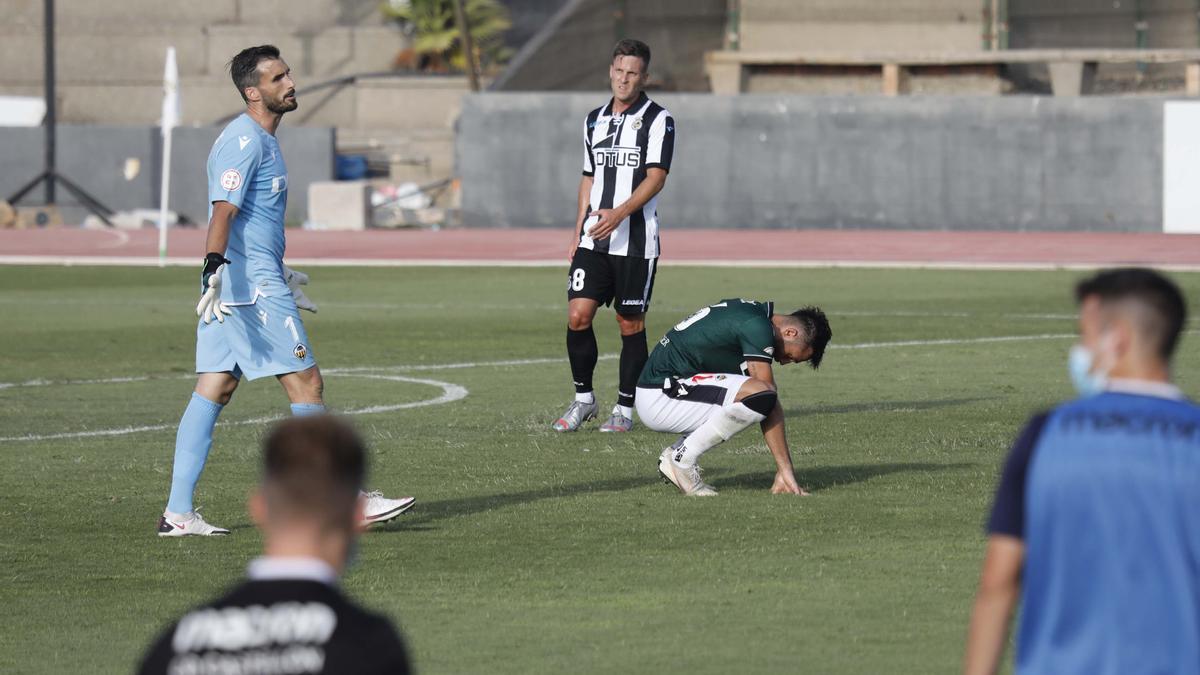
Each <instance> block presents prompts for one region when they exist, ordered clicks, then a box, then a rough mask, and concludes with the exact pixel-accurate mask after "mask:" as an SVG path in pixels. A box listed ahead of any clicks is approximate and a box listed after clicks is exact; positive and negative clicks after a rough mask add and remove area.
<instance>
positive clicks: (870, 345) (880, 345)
mask: <svg viewBox="0 0 1200 675" xmlns="http://www.w3.org/2000/svg"><path fill="white" fill-rule="evenodd" d="M1067 338H1073V339H1078V338H1079V335H1078V334H1076V333H1054V334H1046V335H1002V336H997V337H982V338H948V339H945V340H897V341H895V342H862V343H859V344H856V345H839V344H836V343H835V344H831V345H829V349H884V348H888V347H934V346H941V345H971V344H982V343H987V342H1028V341H1031V340H1065V339H1067Z"/></svg>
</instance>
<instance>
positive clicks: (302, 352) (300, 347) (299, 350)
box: [292, 343, 308, 361]
mask: <svg viewBox="0 0 1200 675" xmlns="http://www.w3.org/2000/svg"><path fill="white" fill-rule="evenodd" d="M292 354H294V355H295V356H296V358H298V359H300V360H301V361H303V360H304V357H306V356H308V347H305V346H304V343H298V344H297V345H296V348H295V349H293V350H292Z"/></svg>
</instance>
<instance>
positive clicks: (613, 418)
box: [600, 406, 633, 433]
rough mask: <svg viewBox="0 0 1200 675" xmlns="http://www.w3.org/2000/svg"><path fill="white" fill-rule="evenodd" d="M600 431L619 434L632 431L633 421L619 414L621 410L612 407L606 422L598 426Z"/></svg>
mask: <svg viewBox="0 0 1200 675" xmlns="http://www.w3.org/2000/svg"><path fill="white" fill-rule="evenodd" d="M600 431H604V432H609V433H612V432H620V431H633V420H631V419H629V418H628V417H626V416H624V415H622V414H621V408H620V407H619V406H618V407H614V408H613V411H612V415H609V417H608V421H607V422H605V423H604V424H601V425H600Z"/></svg>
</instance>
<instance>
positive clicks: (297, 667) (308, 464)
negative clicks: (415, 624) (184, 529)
mask: <svg viewBox="0 0 1200 675" xmlns="http://www.w3.org/2000/svg"><path fill="white" fill-rule="evenodd" d="M365 473H366V453H365V449H364V447H363V443H362V440H361V439H360V438H359V437H358V435H357V434H356V433H355V432H354V431H353V430H352V429H351V428H350V427H349V426H347V425H346V424H345V423H343V422H341V421H339V420H337V419H336V418H334V417H331V416H328V415H319V416H315V417H297V418H292V419H288V420H286V421H284V422H282V423H280V424H279V425H278V426H276V427H275V428H274V429H273V430H272V431H271V433H270V434H269V435H268V437H267V439H266V441H265V443H264V447H263V476H262V481H261V484H260V485H259V487H258V488H257V490H256V491H255V492H254V494H253V495H251V497H250V503H249V507H250V515H251V517H252V518H253V519H254V522H255V523H256V524H257V526H258V527H259V529H260V530H262V533H263V538H264V540H265V542H264V555H263V556H262V557H260V558H257V559H255V560H254V561H252V562H251V563H250V567H249V569H248V570H247V575H246V576H247V580H246V581H245V582H243V583H241V584H240V585H238V586H237V587H236V588H234V589H233V590H231V591H230V592H229V593H228V594H226V595H225V596H224V597H222V598H220V599H218V600H216V601H215V602H212V603H210V604H207V605H204V606H202V607H199V608H197V609H195V610H192V611H191V612H188V613H187V614H186V615H184V617H183V618H182V619H180V620H179V621H178V622H177V623H175V624H173V625H172V626H170V627H169V628H168V629H167V630H166V631H165V632H163V634H162V635H161V636H160V637H159V638H158V640H157V641H155V643H154V644H153V645H152V646H151V648H150V649H149V651H148V652H147V653H146V656H145V658H144V661H143V662H142V665H141V668H140V672H141V673H171V674H172V675H192V674H195V675H201V674H205V673H242V674H243V675H250V674H258V675H284V674H288V675H292V674H300V673H408V672H410V667H409V662H408V657H407V655H406V653H405V649H404V644H403V643H402V642H401V640H400V636H399V635H398V634H397V633H396V630H395V629H394V628H393V627H392V625H391V623H390V622H389V621H388V620H387V619H385V618H384V617H382V616H379V615H377V614H372V613H370V612H367V611H365V610H363V609H361V608H360V607H358V606H357V605H355V604H354V603H352V602H351V601H350V600H349V599H348V598H346V596H345V595H343V594H342V592H341V591H340V590H338V588H337V585H336V584H337V579H338V576H339V575H341V574H342V572H343V571H344V570H345V568H346V562H347V559H348V558H349V557H350V556H351V554H352V551H353V549H354V546H355V541H356V539H357V538H358V534H359V530H358V523H359V521H360V519H361V518H362V509H363V503H362V498H361V497H360V489H361V487H362V485H363V478H364V475H365Z"/></svg>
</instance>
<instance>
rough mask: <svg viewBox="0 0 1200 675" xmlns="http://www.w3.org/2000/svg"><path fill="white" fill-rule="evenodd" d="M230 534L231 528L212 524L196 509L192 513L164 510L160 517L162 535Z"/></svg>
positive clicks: (212, 535) (160, 533)
mask: <svg viewBox="0 0 1200 675" xmlns="http://www.w3.org/2000/svg"><path fill="white" fill-rule="evenodd" d="M226 534H229V530H227V529H225V528H223V527H217V526H216V525H210V524H209V523H208V521H206V520H204V517H203V516H201V515H200V510H199V509H196V510H194V511H192V512H191V513H184V514H177V513H171V512H170V511H163V514H162V517H161V518H159V519H158V536H160V537H218V536H223V535H226Z"/></svg>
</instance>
